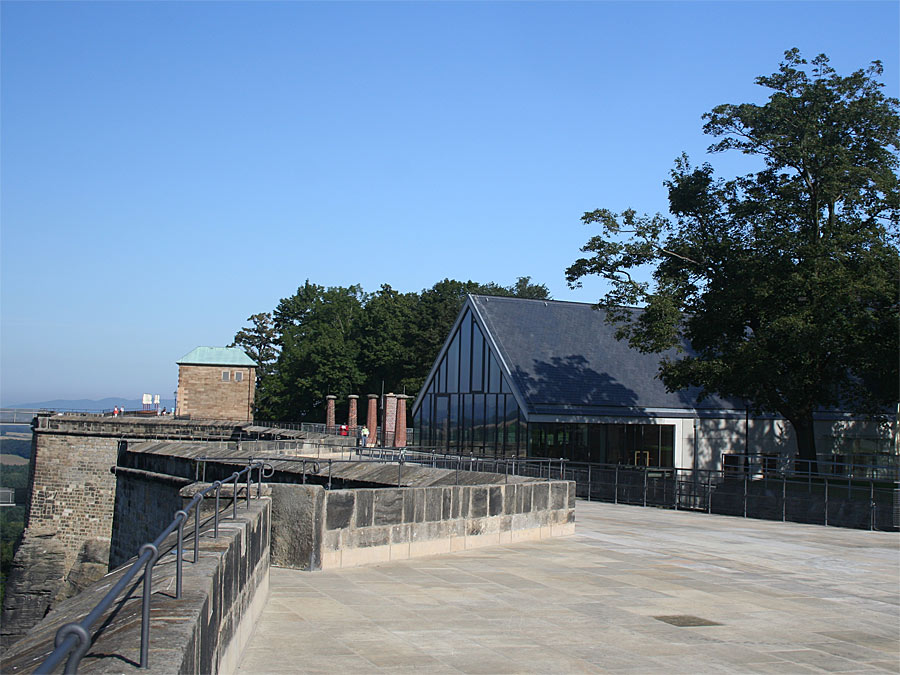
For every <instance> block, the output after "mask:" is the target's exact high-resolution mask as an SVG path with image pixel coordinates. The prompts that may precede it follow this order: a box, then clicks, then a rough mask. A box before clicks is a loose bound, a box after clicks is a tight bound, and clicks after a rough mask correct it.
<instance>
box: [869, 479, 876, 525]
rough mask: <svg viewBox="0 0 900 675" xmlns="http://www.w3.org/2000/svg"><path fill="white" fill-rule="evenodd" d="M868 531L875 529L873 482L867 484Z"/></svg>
mask: <svg viewBox="0 0 900 675" xmlns="http://www.w3.org/2000/svg"><path fill="white" fill-rule="evenodd" d="M869 529H870V530H874V529H875V481H874V480H873V481H870V482H869Z"/></svg>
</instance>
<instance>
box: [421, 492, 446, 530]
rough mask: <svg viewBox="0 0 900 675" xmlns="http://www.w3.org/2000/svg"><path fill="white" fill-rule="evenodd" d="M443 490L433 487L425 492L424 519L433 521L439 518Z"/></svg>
mask: <svg viewBox="0 0 900 675" xmlns="http://www.w3.org/2000/svg"><path fill="white" fill-rule="evenodd" d="M443 498H444V490H443V489H442V488H434V489H432V490H427V491H426V492H425V520H426V521H427V522H435V521H438V520H440V519H441V507H442V505H443Z"/></svg>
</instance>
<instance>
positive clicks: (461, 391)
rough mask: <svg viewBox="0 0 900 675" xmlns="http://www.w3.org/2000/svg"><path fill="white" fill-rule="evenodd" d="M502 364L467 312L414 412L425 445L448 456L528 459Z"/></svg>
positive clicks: (520, 418) (522, 422) (521, 424)
mask: <svg viewBox="0 0 900 675" xmlns="http://www.w3.org/2000/svg"><path fill="white" fill-rule="evenodd" d="M511 391H512V390H511V389H510V387H509V383H508V382H507V381H506V377H505V376H504V375H503V373H502V372H501V370H500V364H499V363H498V362H497V359H496V357H495V355H494V354H493V353H491V350H490V348H489V347H488V344H487V341H486V340H485V339H484V335H483V334H482V332H481V329H480V328H479V327H478V324H477V323H476V322H475V321H473V320H472V313H471V312H470V311H469V310H466V312H465V315H464V316H463V319H462V321H461V322H460V324H459V327H458V329H457V330H456V332H455V333H454V334H453V338H452V340H451V341H450V346H449V347H448V348H447V351H446V352H445V353H444V356H443V358H442V359H441V362H440V363H439V364H438V367H437V369H436V371H435V374H434V377H433V378H432V380H431V382H430V383H429V384H428V388H427V389H426V390H425V394H424V395H423V396H422V400H421V403H420V405H419V408H418V409H417V410H416V411H414V418H413V424H414V425H415V427H416V428H417V429H419V430H420V439H421V440H420V443H421V444H422V445H423V446H430V447H436V448H438V449H441V450H445V451H448V452H463V453H466V454H469V453H475V454H484V455H502V456H509V457H518V456H524V455H525V449H526V445H527V443H526V434H525V420H524V417H523V416H522V411H521V410H519V405H518V403H516V399H515V397H514V396H513V395H512V393H510V392H511Z"/></svg>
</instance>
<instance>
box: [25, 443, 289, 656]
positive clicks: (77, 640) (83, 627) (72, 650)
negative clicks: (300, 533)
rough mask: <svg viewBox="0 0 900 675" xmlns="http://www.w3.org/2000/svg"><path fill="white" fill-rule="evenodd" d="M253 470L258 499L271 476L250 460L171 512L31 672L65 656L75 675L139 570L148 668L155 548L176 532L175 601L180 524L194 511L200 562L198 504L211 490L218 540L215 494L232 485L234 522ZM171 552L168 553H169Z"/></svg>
mask: <svg viewBox="0 0 900 675" xmlns="http://www.w3.org/2000/svg"><path fill="white" fill-rule="evenodd" d="M254 468H256V469H257V470H258V473H257V479H258V480H257V489H256V498H257V499H259V498H260V496H261V486H262V480H263V478H268V477H269V476H271V475H272V474H271V472H270V471H269V470H270V469H271V466H270V465H267V464H266V463H265V462H263V461H260V460H250V461H249V462H248V464H247V467H246V468H245V469H242V470H241V471H235V472H234V473H232V474H231V476H229V477H228V478H226V479H225V480H224V481H219V480H217V481H215V482H214V483H212V484H211V485H210V486H209V487H207V488H205V489H204V490H201V491H200V492H198V493H197V494H195V495H194V498H193V499H191V501H190V503H189V504H188V506H187V508H185V509H180V510H178V511H176V512H175V517H174V518H173V519H172V522H171V523H169V525H168V526H167V527H166V528H165V529H164V530H163V531H162V532H160V534H159V536H157V537H156V539H154V540H153V541H152V542H150V543H146V544H144V545H143V546H141V547H140V549H139V551H138V557H137V560H135V561H134V562H133V563H132V565H131V567H130V568H129V569H128V571H127V572H125V574H124V575H122V577H121V578H120V579H119V581H118V582H117V583H116V584H115V585H114V586H113V587H112V588H111V589H110V590H109V591H108V592H107V593H106V595H104V596H103V599H102V600H100V602H99V603H97V605H95V606H94V608H93V609H92V610H91V611H90V612H89V613H88V614H87V616H85V617H84V618H83V619H82V620H81V621H75V622H71V623H67V624H65V625H64V626H62V627H60V628H59V630H57V631H56V638H55V640H54V646H55V649H54V650H53V652H52V653H51V654H50V655H49V656H48V657H47V658H46V659H45V660H44V662H43V663H42V664H41V665H40V666H39V667H38V668H37V670H35V671H34V672H35V673H51V672H53V669H54V668H56V667H57V666H58V665H59V664H60V663H61V662H62V660H63V659H64V658H65V657H66V656H67V655H68V657H69V658H68V660H67V661H66V666H65V670H64V672H65V673H77V672H78V666H79V664H80V663H81V659H82V657H83V656H84V655H85V653H87V650H88V649H89V648H90V646H91V644H93V639H92V638H91V635H90V630H91V627H92V626H93V625H94V624H95V623H96V622H97V620H98V619H99V618H100V617H101V616H103V614H104V613H105V612H106V610H108V609H109V608H110V606H112V604H113V602H114V601H115V600H116V598H117V597H118V596H119V595H120V594H121V593H122V591H123V590H125V588H126V587H127V586H128V584H129V583H131V580H132V579H134V577H135V576H137V574H138V572H139V571H140V570H141V568H143V570H144V587H143V597H142V602H141V663H140V667H141V668H143V669H146V668H149V660H150V657H149V649H150V598H151V595H152V591H153V587H152V581H153V580H152V575H153V567H154V565H155V564H156V562H157V560H158V559H159V557H160V554H159V547H160V546H161V545H162V544H163V542H164V541H165V540H166V538H167V537H168V536H169V535H171V534H172V532H174V531H175V530H176V529H177V531H178V536H177V541H176V567H175V579H176V581H175V599H176V600H180V599H181V586H182V563H183V559H184V523H185V522H186V521H187V519H188V517H189V515H190V513H191V511H192V510H193V511H194V559H193V563H197V562H198V561H199V559H200V506H199V505H200V504H202V502H203V500H204V498H205V497H206V495H207V494H208V493H209V492H212V491H213V490H215V495H216V509H215V516H214V537H215V538H218V536H219V491H220V490H221V487H222V485H226V484H228V483H229V482H233V491H232V518H233V519H236V518H237V501H238V490H239V485H238V481H239V480H240V478H241V476H243V475H244V474H246V477H247V508H250V498H251V493H252V489H251V488H252V482H253V469H254ZM170 550H171V549H170Z"/></svg>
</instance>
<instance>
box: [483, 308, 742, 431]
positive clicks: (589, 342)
mask: <svg viewBox="0 0 900 675" xmlns="http://www.w3.org/2000/svg"><path fill="white" fill-rule="evenodd" d="M469 300H470V302H471V303H472V305H473V306H474V309H475V310H476V311H477V313H478V315H479V316H480V317H481V319H482V321H483V323H484V325H485V328H487V330H488V333H489V334H490V336H491V337H492V338H493V340H494V343H495V344H496V346H497V348H498V351H499V353H500V355H501V356H502V358H503V360H504V361H505V363H506V366H507V368H508V369H509V372H510V373H511V375H512V380H513V383H514V385H515V388H516V389H518V391H519V393H520V394H521V396H522V398H524V400H525V403H526V406H527V409H528V411H529V412H531V413H537V414H563V415H579V414H580V415H615V414H629V413H631V414H634V413H639V412H652V411H653V410H654V409H655V410H656V411H659V412H660V413H663V412H664V410H666V409H669V410H694V409H696V410H723V409H725V410H743V409H744V403H743V402H742V401H739V400H727V399H724V398H721V397H717V396H711V397H709V398H706V399H704V400H703V401H702V402H699V403H698V402H697V395H698V394H699V391H700V390H699V389H697V388H692V389H687V390H682V391H678V392H673V393H669V392H667V391H666V388H665V386H664V385H663V383H662V382H661V381H660V380H659V379H657V378H656V374H657V372H658V370H659V361H660V355H657V354H642V353H640V352H639V351H637V350H635V349H632V348H630V347H629V346H628V342H627V341H624V340H623V341H619V340H616V337H615V331H616V327H615V326H614V325H611V324H609V323H607V322H606V313H605V312H604V311H602V310H597V309H595V308H594V305H590V304H586V303H578V302H561V301H556V300H547V301H544V300H525V299H522V298H501V297H488V296H480V295H472V296H469ZM667 354H674V350H673V351H672V352H668V353H667Z"/></svg>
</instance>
